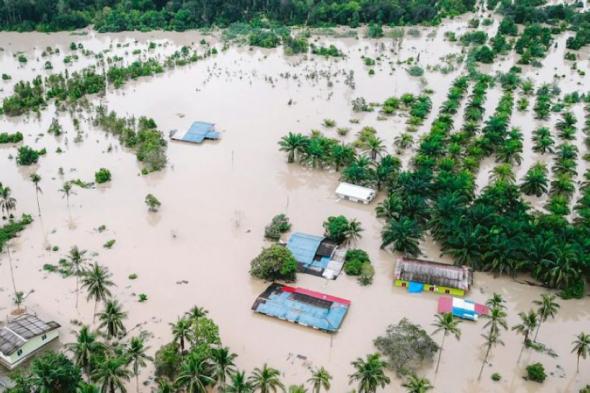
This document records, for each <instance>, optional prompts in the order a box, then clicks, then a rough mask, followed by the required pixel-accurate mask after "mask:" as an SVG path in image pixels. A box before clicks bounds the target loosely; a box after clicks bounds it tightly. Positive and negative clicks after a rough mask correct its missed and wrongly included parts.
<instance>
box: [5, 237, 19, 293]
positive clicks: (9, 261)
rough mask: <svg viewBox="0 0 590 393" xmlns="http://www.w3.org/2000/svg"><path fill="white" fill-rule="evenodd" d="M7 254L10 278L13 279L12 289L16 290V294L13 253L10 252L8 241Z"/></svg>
mask: <svg viewBox="0 0 590 393" xmlns="http://www.w3.org/2000/svg"><path fill="white" fill-rule="evenodd" d="M6 254H7V255H8V265H9V266H10V278H11V279H12V289H13V290H14V296H16V292H17V290H16V281H15V280H14V268H13V267H12V255H11V254H10V246H9V245H8V242H6Z"/></svg>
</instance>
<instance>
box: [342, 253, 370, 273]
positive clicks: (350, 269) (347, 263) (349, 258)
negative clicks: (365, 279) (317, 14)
mask: <svg viewBox="0 0 590 393" xmlns="http://www.w3.org/2000/svg"><path fill="white" fill-rule="evenodd" d="M365 263H368V264H370V263H371V261H370V259H369V255H368V254H367V253H366V252H365V251H364V250H360V249H352V250H348V251H346V255H345V256H344V272H345V273H346V274H348V275H349V276H359V275H360V274H361V272H362V267H363V265H364V264H365Z"/></svg>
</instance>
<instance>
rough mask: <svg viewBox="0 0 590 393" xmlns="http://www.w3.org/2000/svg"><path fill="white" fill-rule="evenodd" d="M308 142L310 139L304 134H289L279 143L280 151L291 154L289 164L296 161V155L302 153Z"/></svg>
mask: <svg viewBox="0 0 590 393" xmlns="http://www.w3.org/2000/svg"><path fill="white" fill-rule="evenodd" d="M307 142H308V138H307V137H305V136H304V135H302V134H294V133H292V132H289V134H287V135H286V136H284V137H282V138H281V140H280V141H279V146H280V149H279V150H280V151H284V152H287V153H289V155H288V158H287V162H288V163H292V162H294V161H295V158H296V155H297V154H298V153H300V152H301V151H302V150H303V148H304V147H305V145H306V144H307Z"/></svg>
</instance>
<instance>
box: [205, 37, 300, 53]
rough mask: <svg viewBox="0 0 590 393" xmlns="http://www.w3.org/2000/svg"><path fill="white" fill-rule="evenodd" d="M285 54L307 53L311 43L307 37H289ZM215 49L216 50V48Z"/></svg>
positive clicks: (285, 40)
mask: <svg viewBox="0 0 590 393" xmlns="http://www.w3.org/2000/svg"><path fill="white" fill-rule="evenodd" d="M283 45H284V47H285V53H286V54H287V55H295V54H298V53H307V50H308V48H309V43H308V42H307V39H306V38H305V37H291V36H288V37H286V38H285V39H284V40H283ZM214 49H215V48H214Z"/></svg>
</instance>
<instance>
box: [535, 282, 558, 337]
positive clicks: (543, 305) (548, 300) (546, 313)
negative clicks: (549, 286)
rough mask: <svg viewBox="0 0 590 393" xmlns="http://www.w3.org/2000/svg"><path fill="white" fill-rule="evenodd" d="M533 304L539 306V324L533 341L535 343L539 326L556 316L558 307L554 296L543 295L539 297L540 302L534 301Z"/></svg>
mask: <svg viewBox="0 0 590 393" xmlns="http://www.w3.org/2000/svg"><path fill="white" fill-rule="evenodd" d="M533 303H534V304H535V305H537V306H539V308H538V309H537V314H538V315H539V324H538V325H537V331H536V332H535V338H534V341H537V336H538V335H539V330H541V324H542V323H543V322H545V321H546V320H547V319H549V318H552V319H554V318H555V316H556V315H557V311H559V307H560V305H559V303H557V302H556V301H555V295H551V294H545V293H544V294H542V295H541V300H534V301H533Z"/></svg>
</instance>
